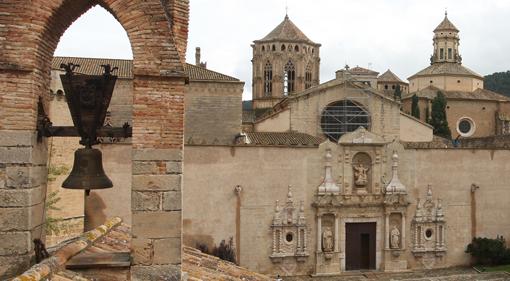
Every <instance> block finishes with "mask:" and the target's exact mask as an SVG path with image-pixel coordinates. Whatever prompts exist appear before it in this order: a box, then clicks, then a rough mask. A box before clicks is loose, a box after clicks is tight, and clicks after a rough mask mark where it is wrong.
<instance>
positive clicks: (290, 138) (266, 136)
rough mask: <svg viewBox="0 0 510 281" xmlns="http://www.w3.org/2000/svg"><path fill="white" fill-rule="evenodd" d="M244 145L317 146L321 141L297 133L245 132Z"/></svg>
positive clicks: (317, 138)
mask: <svg viewBox="0 0 510 281" xmlns="http://www.w3.org/2000/svg"><path fill="white" fill-rule="evenodd" d="M245 134H246V139H245V142H244V144H249V145H278V146H318V145H319V144H320V143H321V142H322V139H321V138H319V137H314V136H311V135H309V134H305V133H297V132H247V133H245Z"/></svg>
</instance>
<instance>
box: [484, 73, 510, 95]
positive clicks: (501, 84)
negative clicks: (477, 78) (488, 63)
mask: <svg viewBox="0 0 510 281" xmlns="http://www.w3.org/2000/svg"><path fill="white" fill-rule="evenodd" d="M483 87H484V88H485V89H487V90H491V91H494V92H496V93H500V94H503V95H505V96H509V97H510V71H508V70H507V71H506V72H495V73H492V74H489V75H487V76H485V77H484V82H483Z"/></svg>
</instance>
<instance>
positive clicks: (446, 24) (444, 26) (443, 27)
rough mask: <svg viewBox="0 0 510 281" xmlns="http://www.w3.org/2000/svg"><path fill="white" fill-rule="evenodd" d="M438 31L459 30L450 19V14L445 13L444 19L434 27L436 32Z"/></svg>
mask: <svg viewBox="0 0 510 281" xmlns="http://www.w3.org/2000/svg"><path fill="white" fill-rule="evenodd" d="M438 31H455V32H459V30H458V29H457V27H455V25H453V23H452V22H451V21H450V20H449V19H448V14H446V13H445V15H444V19H443V21H442V22H441V23H440V24H439V25H438V26H437V27H436V29H434V32H438Z"/></svg>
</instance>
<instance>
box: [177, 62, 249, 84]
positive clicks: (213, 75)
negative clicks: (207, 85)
mask: <svg viewBox="0 0 510 281" xmlns="http://www.w3.org/2000/svg"><path fill="white" fill-rule="evenodd" d="M184 72H185V73H186V74H188V76H189V80H191V81H232V82H239V79H237V78H234V77H232V76H228V75H225V74H221V73H219V72H216V71H212V70H209V69H207V68H203V67H200V66H196V65H194V64H189V63H186V64H185V65H184Z"/></svg>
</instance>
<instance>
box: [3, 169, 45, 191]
mask: <svg viewBox="0 0 510 281" xmlns="http://www.w3.org/2000/svg"><path fill="white" fill-rule="evenodd" d="M47 178H48V169H47V168H46V166H35V167H25V166H9V167H7V168H6V186H7V187H8V188H30V187H36V186H39V185H41V184H43V183H45V182H46V181H47Z"/></svg>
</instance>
